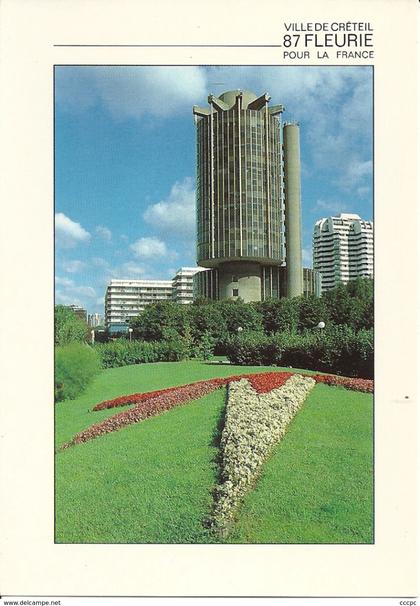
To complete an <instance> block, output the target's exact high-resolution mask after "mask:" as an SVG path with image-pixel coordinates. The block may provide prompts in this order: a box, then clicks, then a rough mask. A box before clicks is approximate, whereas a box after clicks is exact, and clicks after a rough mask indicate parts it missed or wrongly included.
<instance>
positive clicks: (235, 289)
mask: <svg viewBox="0 0 420 606" xmlns="http://www.w3.org/2000/svg"><path fill="white" fill-rule="evenodd" d="M232 297H239V289H238V288H232Z"/></svg>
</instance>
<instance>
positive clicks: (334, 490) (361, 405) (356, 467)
mask: <svg viewBox="0 0 420 606" xmlns="http://www.w3.org/2000/svg"><path fill="white" fill-rule="evenodd" d="M372 420H373V419H372V397H371V396H370V395H368V394H362V393H357V392H349V391H347V390H345V389H342V388H332V387H328V386H326V385H317V386H316V387H315V389H314V390H313V391H312V392H311V394H310V396H309V398H308V399H307V400H306V403H305V405H304V407H303V409H302V410H301V411H300V412H299V414H298V415H297V417H296V418H295V419H294V421H293V423H292V425H291V426H290V428H289V431H288V432H287V434H286V436H285V437H284V439H283V440H282V442H281V443H280V444H279V445H278V447H277V449H276V452H275V454H274V456H273V457H272V458H271V459H270V460H269V461H268V462H267V464H266V466H265V468H264V472H263V475H262V476H261V478H260V480H259V482H258V483H257V486H256V488H255V490H254V491H253V492H251V493H249V494H248V496H247V498H246V499H245V502H244V505H243V507H242V509H241V512H240V514H239V519H238V523H237V525H236V527H235V530H234V531H233V533H232V534H231V536H230V537H229V542H232V543H325V542H328V543H371V542H372V541H373V536H372V532H373V531H372V521H373V486H372V484H373V456H372Z"/></svg>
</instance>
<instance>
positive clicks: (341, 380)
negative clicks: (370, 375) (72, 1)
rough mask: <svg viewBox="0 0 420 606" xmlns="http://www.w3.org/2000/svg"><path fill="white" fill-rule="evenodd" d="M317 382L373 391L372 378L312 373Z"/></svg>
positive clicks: (366, 391) (368, 391)
mask: <svg viewBox="0 0 420 606" xmlns="http://www.w3.org/2000/svg"><path fill="white" fill-rule="evenodd" d="M312 377H313V378H314V379H315V381H316V382H317V383H325V384H326V385H332V386H333V387H345V388H346V389H352V390H353V391H363V392H365V393H373V381H372V379H357V378H352V377H339V376H337V375H312Z"/></svg>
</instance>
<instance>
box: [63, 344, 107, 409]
mask: <svg viewBox="0 0 420 606" xmlns="http://www.w3.org/2000/svg"><path fill="white" fill-rule="evenodd" d="M99 370H100V362H99V357H98V354H97V353H96V351H95V350H94V349H92V348H91V347H90V346H89V345H86V344H81V343H70V344H69V345H64V346H63V347H57V348H56V352H55V380H54V396H55V400H56V402H58V401H60V400H69V399H70V400H71V399H74V398H76V397H77V396H78V395H80V394H81V393H82V392H83V391H84V390H85V389H86V387H87V385H88V384H89V383H90V381H91V380H92V379H93V377H94V376H95V375H96V374H97V373H98V372H99Z"/></svg>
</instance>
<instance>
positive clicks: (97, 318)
mask: <svg viewBox="0 0 420 606" xmlns="http://www.w3.org/2000/svg"><path fill="white" fill-rule="evenodd" d="M102 322H103V316H101V314H98V313H94V314H89V315H88V324H89V326H91V327H92V328H96V327H97V326H101V325H102Z"/></svg>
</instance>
